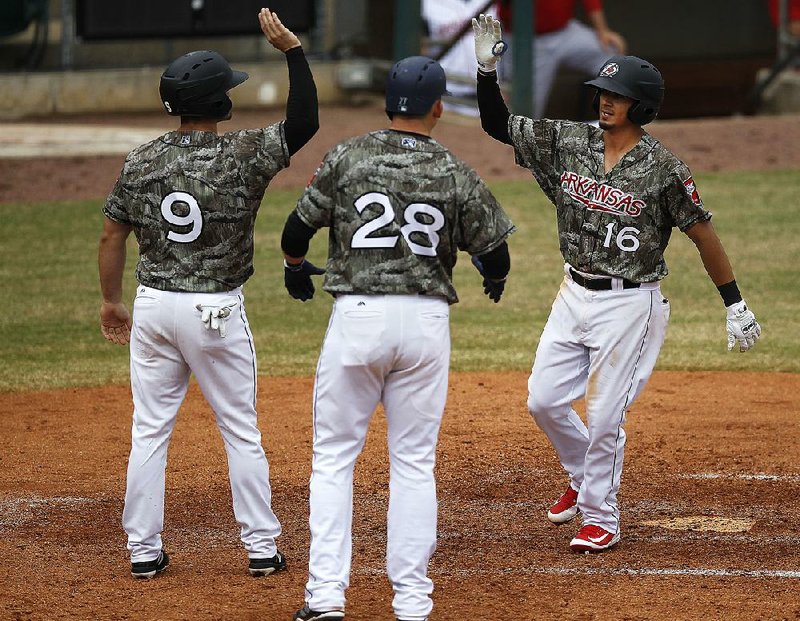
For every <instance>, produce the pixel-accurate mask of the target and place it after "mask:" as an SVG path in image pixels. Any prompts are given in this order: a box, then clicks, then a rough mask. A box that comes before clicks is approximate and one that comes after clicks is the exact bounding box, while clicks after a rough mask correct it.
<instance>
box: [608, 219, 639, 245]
mask: <svg viewBox="0 0 800 621" xmlns="http://www.w3.org/2000/svg"><path fill="white" fill-rule="evenodd" d="M616 224H617V223H616V222H612V223H610V224H608V225H606V230H607V231H608V232H607V233H606V238H605V240H603V246H605V247H606V248H609V247H610V246H611V240H612V239H614V227H615V226H616ZM638 233H639V229H637V228H636V227H634V226H626V227H625V228H623V229H621V230H620V232H619V233H617V236H616V242H617V248H619V249H620V250H622V251H623V252H635V251H636V250H638V249H639V240H638V239H637V237H636V234H638Z"/></svg>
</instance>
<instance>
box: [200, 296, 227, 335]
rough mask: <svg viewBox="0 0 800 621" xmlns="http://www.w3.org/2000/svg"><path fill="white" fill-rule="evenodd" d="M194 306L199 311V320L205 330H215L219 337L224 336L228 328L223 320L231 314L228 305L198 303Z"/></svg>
mask: <svg viewBox="0 0 800 621" xmlns="http://www.w3.org/2000/svg"><path fill="white" fill-rule="evenodd" d="M195 308H197V310H199V311H200V320H201V321H202V322H203V325H204V326H205V327H206V330H217V331H219V335H220V337H221V338H223V339H224V338H225V335H226V334H227V333H228V328H227V326H226V325H225V322H226V321H227V320H228V317H230V314H231V307H230V306H204V305H203V304H198V305H197V306H196V307H195Z"/></svg>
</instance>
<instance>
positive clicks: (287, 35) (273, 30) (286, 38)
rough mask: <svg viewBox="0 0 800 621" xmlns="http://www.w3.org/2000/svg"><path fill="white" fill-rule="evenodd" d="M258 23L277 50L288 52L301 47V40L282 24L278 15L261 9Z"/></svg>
mask: <svg viewBox="0 0 800 621" xmlns="http://www.w3.org/2000/svg"><path fill="white" fill-rule="evenodd" d="M258 23H259V24H261V31H262V32H263V33H264V34H265V35H266V37H267V41H269V42H270V43H271V44H272V47H274V48H275V49H276V50H280V51H281V52H288V51H289V50H291V49H292V48H294V47H300V39H298V38H297V35H295V34H294V33H293V32H292V31H291V30H289V29H288V28H287V27H286V26H284V25H283V24H282V23H281V20H280V19H278V14H277V13H273V12H272V11H270V10H269V9H261V10H260V11H259V12H258Z"/></svg>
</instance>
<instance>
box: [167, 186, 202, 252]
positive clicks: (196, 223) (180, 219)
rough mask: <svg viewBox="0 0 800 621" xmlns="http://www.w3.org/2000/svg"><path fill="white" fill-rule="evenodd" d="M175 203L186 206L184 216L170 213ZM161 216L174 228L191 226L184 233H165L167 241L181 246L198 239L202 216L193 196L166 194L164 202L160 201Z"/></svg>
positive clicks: (184, 193) (181, 193)
mask: <svg viewBox="0 0 800 621" xmlns="http://www.w3.org/2000/svg"><path fill="white" fill-rule="evenodd" d="M175 203H184V204H186V205H188V206H189V213H188V214H186V215H185V216H179V215H176V214H175V212H174V211H172V207H173V205H174V204H175ZM161 215H162V216H163V217H164V220H166V221H167V222H169V223H170V224H174V225H175V226H190V225H191V227H192V228H191V229H189V231H187V232H186V233H176V232H175V231H170V232H169V233H167V239H169V240H171V241H174V242H180V243H182V244H188V243H189V242H193V241H194V240H195V239H197V238H198V237H200V231H202V230H203V214H202V213H201V212H200V205H198V204H197V200H195V198H194V196H192V195H191V194H187V193H186V192H172V193H171V194H167V195H166V196H165V197H164V200H162V201H161Z"/></svg>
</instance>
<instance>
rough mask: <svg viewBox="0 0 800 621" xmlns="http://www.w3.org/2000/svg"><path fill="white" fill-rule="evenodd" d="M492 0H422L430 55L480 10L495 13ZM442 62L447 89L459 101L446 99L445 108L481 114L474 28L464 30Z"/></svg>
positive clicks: (468, 113) (435, 52)
mask: <svg viewBox="0 0 800 621" xmlns="http://www.w3.org/2000/svg"><path fill="white" fill-rule="evenodd" d="M492 4H493V3H492V2H487V0H422V18H423V20H424V21H425V24H426V26H427V28H428V34H429V36H430V39H431V43H432V45H431V49H430V51H429V53H428V55H429V56H433V55H435V54H437V53H438V52H439V50H441V49H442V48H443V47H444V46H445V45H447V44H448V42H449V41H450V40H451V39H452V38H453V37H454V36H455V35H456V34H458V33H459V31H461V30H462V29H463V28H464V26H467V25H470V24H471V20H472V18H473V17H476V16H477V15H478V14H479V13H481V12H483V13H488V14H490V15H495V13H494V9H493V8H492V6H491V5H492ZM439 63H440V64H441V65H442V68H443V69H444V70H445V73H446V74H447V90H448V91H450V93H451V94H452V95H453V96H454V97H457V98H458V99H459V101H458V102H451V101H447V102H445V104H444V107H445V110H447V111H448V112H456V113H458V114H463V115H465V116H478V100H477V99H476V96H475V87H476V82H475V74H476V72H477V71H478V65H477V64H476V62H475V48H474V45H473V43H472V28H467V29H466V30H465V31H464V34H462V36H461V37H460V38H459V40H458V42H457V43H455V44H454V45H453V47H451V48H450V51H448V52H447V54H445V55H444V56H443V57H442V58H441V59H440V60H439Z"/></svg>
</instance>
